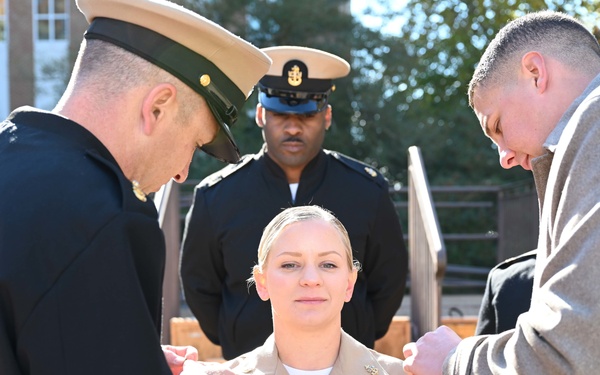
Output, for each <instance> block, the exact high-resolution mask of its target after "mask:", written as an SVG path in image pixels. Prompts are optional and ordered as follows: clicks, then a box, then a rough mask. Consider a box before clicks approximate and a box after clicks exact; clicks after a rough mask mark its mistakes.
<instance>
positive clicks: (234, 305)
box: [181, 150, 407, 359]
mask: <svg viewBox="0 0 600 375" xmlns="http://www.w3.org/2000/svg"><path fill="white" fill-rule="evenodd" d="M309 204H310V205H319V206H321V207H324V208H326V209H328V210H330V211H332V212H333V213H334V214H335V215H336V216H337V218H338V219H340V221H341V222H342V223H343V224H344V226H345V227H346V229H347V230H348V233H349V235H350V240H351V242H352V248H353V251H354V257H355V258H356V259H357V260H358V261H360V263H361V264H362V267H363V268H362V271H361V272H359V274H358V281H357V283H356V286H355V288H354V295H353V297H352V300H351V301H350V302H349V303H347V304H346V305H345V306H344V308H343V310H342V327H343V329H344V330H345V331H346V332H347V333H348V334H350V335H351V336H353V337H354V338H355V339H357V340H358V341H360V342H361V343H363V344H364V345H366V346H369V347H373V345H374V341H375V339H378V338H380V337H382V336H383V335H384V334H385V333H386V331H387V329H388V326H389V324H390V321H391V319H392V317H393V316H394V315H395V313H396V312H397V310H398V308H399V306H400V303H401V302H402V297H403V295H404V288H405V284H406V275H407V251H406V247H405V245H404V239H403V236H402V229H401V227H400V223H399V219H398V215H397V213H396V211H395V208H394V205H393V203H392V201H391V199H390V196H389V193H388V183H387V181H386V180H385V178H384V177H383V176H382V175H381V174H379V173H378V172H377V171H375V170H373V169H372V168H370V167H368V166H367V165H366V164H363V163H361V162H358V161H356V160H353V159H351V158H348V157H346V156H343V155H340V154H339V153H336V152H332V151H326V150H324V151H321V152H320V153H319V154H318V155H317V156H316V157H315V158H314V159H313V160H312V161H311V162H310V163H309V164H308V165H307V166H306V167H305V169H304V171H303V172H302V176H301V178H300V184H299V186H298V192H297V195H296V201H295V203H293V202H292V198H291V194H290V188H289V185H288V183H287V180H286V177H285V174H284V172H283V170H281V168H279V166H278V165H277V164H276V163H275V162H273V161H272V159H270V158H269V157H268V156H267V155H266V154H265V153H264V152H260V153H258V154H256V155H246V156H245V157H244V158H243V160H242V161H241V162H240V163H239V164H237V165H231V166H228V167H225V168H224V169H223V170H221V171H219V172H217V173H215V174H213V175H211V176H209V177H207V178H206V179H204V181H202V182H201V183H200V184H199V185H198V186H197V187H196V190H195V195H194V202H193V205H192V207H191V209H190V212H189V213H188V216H187V219H186V229H185V233H184V241H183V247H182V261H181V277H182V280H183V287H184V292H185V297H186V301H187V303H188V305H189V307H190V308H191V310H192V312H193V313H194V315H195V316H196V317H197V318H198V321H199V323H200V326H201V328H202V330H203V331H204V332H205V333H206V335H207V337H208V338H209V339H210V340H211V341H212V342H214V343H215V344H219V345H221V346H222V350H223V356H224V357H225V358H227V359H231V358H234V357H237V356H238V355H240V354H243V353H245V352H247V351H250V350H253V349H254V348H256V347H258V346H260V345H262V344H263V342H264V341H265V340H266V339H267V337H269V335H270V334H271V333H272V331H273V323H272V320H271V308H270V304H269V302H264V301H262V300H261V299H260V298H259V297H258V295H257V293H256V289H255V288H254V287H252V288H249V287H248V286H247V283H246V280H247V279H248V278H249V277H250V274H251V269H252V266H254V265H255V264H257V251H258V243H259V242H260V237H261V235H262V233H263V229H264V228H265V226H266V225H267V224H268V223H269V222H270V221H271V219H272V218H273V217H274V216H275V215H276V214H278V213H279V212H281V210H283V209H285V208H287V207H291V206H297V205H309Z"/></svg>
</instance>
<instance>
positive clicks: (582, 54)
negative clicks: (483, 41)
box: [469, 11, 600, 107]
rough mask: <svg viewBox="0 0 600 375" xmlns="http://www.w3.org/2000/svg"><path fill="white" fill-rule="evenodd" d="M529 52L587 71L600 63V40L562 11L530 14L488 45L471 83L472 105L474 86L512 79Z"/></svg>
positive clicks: (470, 98)
mask: <svg viewBox="0 0 600 375" xmlns="http://www.w3.org/2000/svg"><path fill="white" fill-rule="evenodd" d="M529 51H538V52H540V53H542V54H543V55H547V56H550V57H552V58H554V59H557V60H558V61H560V62H562V63H563V64H566V65H567V66H569V67H571V68H573V69H576V70H579V71H584V72H585V71H590V70H592V69H598V66H599V65H600V46H599V45H598V41H597V40H596V38H595V37H594V35H593V34H592V33H591V32H590V31H589V30H588V29H587V28H586V27H585V26H584V25H583V24H582V23H581V22H580V21H578V20H576V19H575V18H573V17H571V16H568V15H566V14H563V13H560V12H553V11H541V12H535V13H530V14H527V15H525V16H523V17H520V18H517V19H515V20H514V21H512V22H510V23H508V24H507V25H506V26H504V27H503V28H502V29H501V30H500V31H499V32H498V34H497V35H496V37H494V39H493V40H492V41H491V42H490V44H489V45H488V47H487V48H486V50H485V53H484V54H483V56H482V57H481V59H480V61H479V64H478V65H477V68H476V69H475V72H474V73H473V77H472V78H471V82H470V83H469V105H470V106H471V107H473V96H474V94H475V93H474V91H475V89H477V88H482V87H493V86H496V85H498V84H502V83H504V82H507V81H510V79H511V76H513V75H515V74H516V71H517V66H518V64H519V62H520V60H521V58H522V57H523V55H524V54H525V53H527V52H529Z"/></svg>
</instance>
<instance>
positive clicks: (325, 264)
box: [321, 262, 338, 269]
mask: <svg viewBox="0 0 600 375" xmlns="http://www.w3.org/2000/svg"><path fill="white" fill-rule="evenodd" d="M321 267H323V268H326V269H335V268H338V266H337V264H335V263H333V262H323V263H322V264H321Z"/></svg>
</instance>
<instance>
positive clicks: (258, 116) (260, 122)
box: [254, 103, 265, 128]
mask: <svg viewBox="0 0 600 375" xmlns="http://www.w3.org/2000/svg"><path fill="white" fill-rule="evenodd" d="M254 121H256V125H257V126H258V127H259V128H262V127H263V126H265V108H264V107H263V106H262V105H261V104H260V103H258V104H257V105H256V112H255V113H254Z"/></svg>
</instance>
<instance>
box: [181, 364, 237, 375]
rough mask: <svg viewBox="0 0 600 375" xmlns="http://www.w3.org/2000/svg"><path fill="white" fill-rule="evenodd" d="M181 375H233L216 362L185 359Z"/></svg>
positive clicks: (233, 374)
mask: <svg viewBox="0 0 600 375" xmlns="http://www.w3.org/2000/svg"><path fill="white" fill-rule="evenodd" d="M181 375H235V373H234V372H233V371H231V370H229V369H228V368H227V367H225V366H223V365H222V364H221V363H218V362H197V361H185V363H184V365H183V371H182V372H181Z"/></svg>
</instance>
